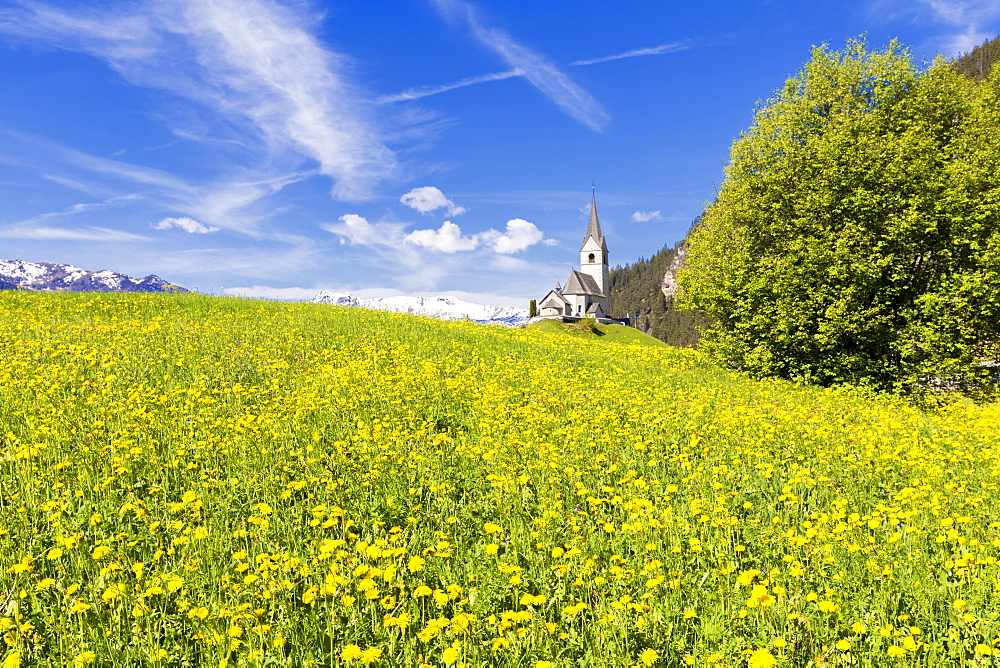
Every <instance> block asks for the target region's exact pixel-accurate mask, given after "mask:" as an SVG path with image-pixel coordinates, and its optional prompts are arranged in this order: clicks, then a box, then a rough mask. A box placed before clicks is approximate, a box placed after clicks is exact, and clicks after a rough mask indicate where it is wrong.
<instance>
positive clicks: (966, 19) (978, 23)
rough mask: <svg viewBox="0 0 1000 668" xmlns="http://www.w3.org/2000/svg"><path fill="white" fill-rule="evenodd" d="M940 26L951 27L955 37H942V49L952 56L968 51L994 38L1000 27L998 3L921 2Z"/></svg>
mask: <svg viewBox="0 0 1000 668" xmlns="http://www.w3.org/2000/svg"><path fill="white" fill-rule="evenodd" d="M920 2H921V3H922V4H924V5H926V6H927V7H929V8H930V9H931V11H933V12H934V15H935V16H936V17H937V19H938V20H939V21H941V22H942V23H946V24H948V25H950V26H954V27H955V28H957V29H958V32H957V33H954V34H951V35H948V36H947V37H945V38H944V39H945V42H944V49H945V50H946V51H947V52H948V53H949V54H951V55H959V54H961V53H966V52H968V51H971V50H972V48H973V47H975V46H978V45H979V44H982V43H983V42H984V41H986V40H987V39H991V38H993V37H995V36H996V31H997V28H998V24H1000V2H997V0H920Z"/></svg>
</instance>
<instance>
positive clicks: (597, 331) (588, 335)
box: [528, 320, 666, 346]
mask: <svg viewBox="0 0 1000 668" xmlns="http://www.w3.org/2000/svg"><path fill="white" fill-rule="evenodd" d="M528 327H529V329H537V330H539V331H542V332H548V333H550V334H569V335H571V336H576V337H581V338H584V339H591V340H600V341H602V342H605V343H608V342H612V341H614V342H615V343H636V344H639V345H643V346H663V345H666V344H665V343H663V342H662V341H660V340H659V339H654V338H653V337H652V336H650V335H649V334H644V333H643V332H640V331H639V330H638V329H635V328H632V327H626V326H624V325H602V324H600V323H591V322H588V321H587V320H581V321H579V322H575V323H562V322H558V321H556V320H543V321H541V322H538V323H535V324H533V325H529V326H528Z"/></svg>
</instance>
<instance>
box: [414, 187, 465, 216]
mask: <svg viewBox="0 0 1000 668" xmlns="http://www.w3.org/2000/svg"><path fill="white" fill-rule="evenodd" d="M399 201H400V202H402V203H403V204H405V205H406V206H408V207H410V208H411V209H416V210H417V211H419V212H420V213H429V212H431V211H435V210H437V209H446V210H447V212H448V215H449V216H459V215H461V214H463V213H465V212H466V211H467V210H468V209H466V208H465V207H464V206H457V205H456V204H455V203H454V202H452V201H451V200H450V199H448V198H447V197H445V196H444V193H443V192H441V191H440V190H439V189H438V188H435V187H434V186H422V187H420V188H414V189H413V190H411V191H410V192H408V193H406V194H405V195H403V196H402V197H400V198H399Z"/></svg>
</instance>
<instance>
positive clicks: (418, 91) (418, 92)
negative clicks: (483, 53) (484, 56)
mask: <svg viewBox="0 0 1000 668" xmlns="http://www.w3.org/2000/svg"><path fill="white" fill-rule="evenodd" d="M523 76H524V72H523V71H521V70H519V69H513V70H506V71H504V72H493V73H492V74H482V75H480V76H477V77H468V78H466V79H461V80H460V81H456V82H455V83H450V84H443V85H441V86H419V87H417V88H407V89H406V90H404V91H401V92H399V93H393V94H392V95H382V96H381V97H378V98H376V99H375V102H377V103H378V104H386V103H388V102H405V101H408V100H419V99H420V98H422V97H430V96H431V95H437V94H438V93H446V92H448V91H450V90H455V89H456V88H465V87H466V86H474V85H476V84H481V83H488V82H490V81H503V80H504V79H513V78H514V77H523Z"/></svg>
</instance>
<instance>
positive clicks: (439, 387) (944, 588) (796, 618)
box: [0, 291, 1000, 668]
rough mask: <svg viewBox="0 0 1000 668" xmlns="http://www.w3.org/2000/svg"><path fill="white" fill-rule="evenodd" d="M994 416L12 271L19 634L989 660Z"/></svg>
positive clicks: (703, 363)
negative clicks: (77, 286)
mask: <svg viewBox="0 0 1000 668" xmlns="http://www.w3.org/2000/svg"><path fill="white" fill-rule="evenodd" d="M998 445H1000V410H998V409H997V407H995V406H982V407H976V406H971V405H954V406H950V407H947V408H943V409H940V410H937V411H934V412H928V411H924V410H919V409H917V408H914V407H912V406H908V405H906V404H904V403H901V402H899V401H896V400H893V399H890V398H884V397H871V396H864V395H862V394H860V393H857V392H853V391H849V390H823V389H817V388H811V387H800V386H794V385H791V384H788V383H784V382H778V381H752V380H749V379H747V378H745V377H742V376H739V375H736V374H732V373H727V372H725V371H722V370H720V369H718V368H717V367H715V366H714V365H712V364H711V363H710V362H708V361H707V360H706V359H704V358H703V357H702V356H701V355H699V354H698V353H697V352H694V351H691V350H684V349H674V348H669V347H665V346H644V345H637V344H630V343H620V342H615V341H603V340H587V339H582V338H578V337H574V336H567V335H561V334H559V333H547V332H543V331H531V330H503V329H499V328H493V327H487V326H480V325H474V324H469V323H445V322H437V321H431V320H427V319H422V318H416V317H412V316H406V315H394V314H387V313H379V312H373V311H365V310H361V309H348V308H338V307H330V306H320V305H311V304H283V303H268V302H259V301H247V300H239V299H226V298H212V297H205V296H197V295H122V294H65V293H29V292H22V291H16V292H2V293H0V637H2V638H3V643H2V644H0V665H2V666H3V668H12V667H15V666H19V665H20V666H29V665H39V666H46V665H51V666H67V665H75V666H83V665H88V664H93V665H97V666H115V665H129V666H135V665H152V666H212V667H213V668H214V667H217V666H218V667H224V666H237V665H239V666H308V665H316V666H331V665H345V666H358V665H382V666H421V665H427V666H453V665H454V666H461V665H468V666H481V665H497V666H527V667H529V668H546V667H551V666H577V665H589V666H683V665H697V666H705V665H711V666H733V667H735V666H740V667H743V666H752V667H763V666H772V665H782V666H786V665H787V666H809V665H831V666H834V665H851V666H855V665H864V666H883V665H884V666H897V665H899V666H904V665H969V666H972V665H992V661H993V660H994V658H995V657H994V654H995V653H1000V627H998V619H1000V598H998V595H1000V566H998V563H997V560H998V556H1000V488H998V483H997V474H998V469H1000V455H998ZM998 656H1000V654H998Z"/></svg>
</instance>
